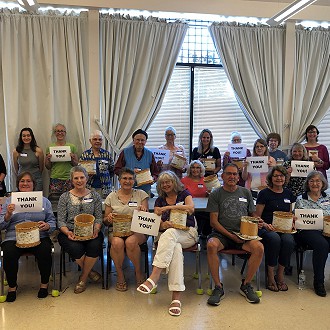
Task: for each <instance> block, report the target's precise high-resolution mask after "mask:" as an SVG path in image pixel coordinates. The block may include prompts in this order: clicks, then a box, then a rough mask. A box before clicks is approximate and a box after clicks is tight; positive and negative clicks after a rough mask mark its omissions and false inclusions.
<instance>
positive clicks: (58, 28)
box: [0, 9, 89, 189]
mask: <svg viewBox="0 0 330 330" xmlns="http://www.w3.org/2000/svg"><path fill="white" fill-rule="evenodd" d="M86 25H87V15H86V14H81V15H79V16H77V15H76V14H73V13H69V14H64V15H63V14H59V13H57V12H54V11H48V12H44V13H40V14H28V13H21V12H18V10H12V11H10V10H8V9H3V10H1V11H0V116H1V118H2V121H1V130H2V132H5V133H6V134H1V136H2V137H4V136H6V137H7V140H5V139H3V138H2V139H0V147H1V153H2V154H3V155H4V156H5V157H6V160H7V163H6V164H7V167H8V168H7V170H8V172H9V173H8V177H9V178H11V179H12V185H11V187H9V189H14V187H15V185H14V181H15V178H14V175H12V173H11V154H12V150H13V149H14V147H15V146H16V144H17V139H18V135H19V132H20V130H21V129H22V128H23V127H27V126H28V127H31V128H32V130H33V132H34V134H35V136H36V140H37V143H38V145H39V146H40V147H41V148H42V149H43V150H44V151H45V149H46V147H47V146H48V145H49V144H50V142H51V129H52V126H53V124H55V123H57V122H61V123H63V124H65V125H66V127H67V131H68V134H67V140H68V141H70V142H72V143H74V144H76V145H77V147H78V149H80V150H81V149H82V146H83V145H84V143H83V142H84V140H85V127H86V132H87V129H88V123H89V116H88V101H87V87H86V72H87V68H86V66H87V56H86V44H85V42H86V41H85V40H87V36H86V33H87V32H86ZM44 172H45V180H46V179H47V173H46V172H47V171H46V170H45V171H44ZM46 182H47V181H46ZM46 182H45V183H46ZM44 186H47V184H45V185H44Z"/></svg>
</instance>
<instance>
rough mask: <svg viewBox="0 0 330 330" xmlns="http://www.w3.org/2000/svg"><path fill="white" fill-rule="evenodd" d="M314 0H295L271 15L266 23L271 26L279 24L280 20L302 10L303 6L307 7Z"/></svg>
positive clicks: (282, 20)
mask: <svg viewBox="0 0 330 330" xmlns="http://www.w3.org/2000/svg"><path fill="white" fill-rule="evenodd" d="M315 1H316V0H296V1H294V2H292V3H291V4H290V5H289V6H287V7H286V8H284V9H283V10H281V11H280V12H279V13H277V14H276V15H274V16H273V17H271V18H270V19H269V20H268V21H267V22H266V23H267V24H268V25H272V26H275V25H279V24H281V23H282V22H284V21H286V20H287V19H288V18H290V17H292V16H293V15H295V14H297V13H298V12H300V11H301V10H303V9H304V8H306V7H308V6H309V5H311V4H312V3H314V2H315Z"/></svg>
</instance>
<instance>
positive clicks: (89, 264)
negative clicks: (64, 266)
mask: <svg viewBox="0 0 330 330" xmlns="http://www.w3.org/2000/svg"><path fill="white" fill-rule="evenodd" d="M96 261H97V258H91V257H87V256H85V255H84V256H82V257H81V258H80V259H76V263H77V264H78V265H79V266H80V267H81V275H80V281H82V282H84V283H86V281H87V277H88V274H89V273H90V271H91V270H92V268H93V266H94V265H95V263H96Z"/></svg>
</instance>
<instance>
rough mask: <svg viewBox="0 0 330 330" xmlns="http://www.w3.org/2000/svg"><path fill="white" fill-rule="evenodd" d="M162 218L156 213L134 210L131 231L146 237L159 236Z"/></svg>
mask: <svg viewBox="0 0 330 330" xmlns="http://www.w3.org/2000/svg"><path fill="white" fill-rule="evenodd" d="M160 221H161V217H160V216H159V215H157V214H155V213H149V212H142V211H138V210H134V212H133V218H132V225H131V231H134V232H135V233H141V234H145V235H151V236H157V235H158V232H159V225H160Z"/></svg>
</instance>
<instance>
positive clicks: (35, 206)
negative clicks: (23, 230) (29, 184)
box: [11, 191, 42, 213]
mask: <svg viewBox="0 0 330 330" xmlns="http://www.w3.org/2000/svg"><path fill="white" fill-rule="evenodd" d="M11 203H12V204H15V211H14V212H13V213H22V212H41V211H42V191H29V192H13V193H12V194H11Z"/></svg>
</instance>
